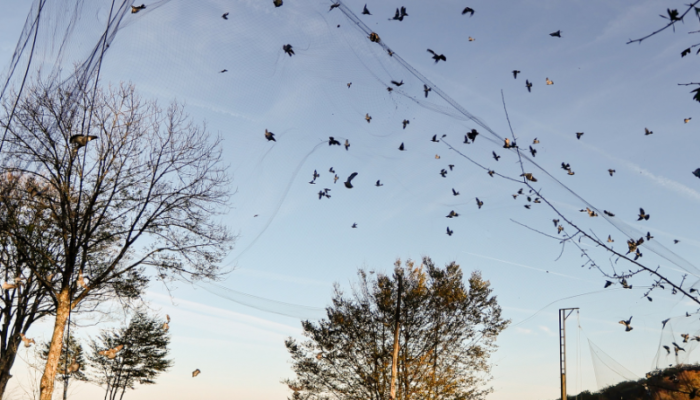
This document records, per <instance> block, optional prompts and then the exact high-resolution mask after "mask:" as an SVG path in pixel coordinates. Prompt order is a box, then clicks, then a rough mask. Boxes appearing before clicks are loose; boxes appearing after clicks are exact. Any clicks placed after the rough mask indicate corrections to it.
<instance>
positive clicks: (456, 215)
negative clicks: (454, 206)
mask: <svg viewBox="0 0 700 400" xmlns="http://www.w3.org/2000/svg"><path fill="white" fill-rule="evenodd" d="M454 217H459V214H457V213H456V212H455V210H452V211H450V213H449V214H447V218H454Z"/></svg>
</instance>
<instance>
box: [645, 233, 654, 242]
mask: <svg viewBox="0 0 700 400" xmlns="http://www.w3.org/2000/svg"><path fill="white" fill-rule="evenodd" d="M646 237H647V242H648V241H650V240H651V239H653V238H654V237H653V236H651V233H650V232H647V236H646Z"/></svg>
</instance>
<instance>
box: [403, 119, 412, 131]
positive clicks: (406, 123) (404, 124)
mask: <svg viewBox="0 0 700 400" xmlns="http://www.w3.org/2000/svg"><path fill="white" fill-rule="evenodd" d="M410 123H411V121H409V120H407V119H405V120H403V122H402V124H403V129H406V125H408V124H410Z"/></svg>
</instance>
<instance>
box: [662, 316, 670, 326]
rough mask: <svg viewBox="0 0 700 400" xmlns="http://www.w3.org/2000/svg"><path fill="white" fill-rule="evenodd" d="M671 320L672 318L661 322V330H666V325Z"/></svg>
mask: <svg viewBox="0 0 700 400" xmlns="http://www.w3.org/2000/svg"><path fill="white" fill-rule="evenodd" d="M670 320H671V318H666V319H665V320H663V321H661V329H664V328H665V327H666V323H667V322H668V321H670Z"/></svg>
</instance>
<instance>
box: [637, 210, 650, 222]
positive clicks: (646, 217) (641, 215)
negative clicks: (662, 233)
mask: <svg viewBox="0 0 700 400" xmlns="http://www.w3.org/2000/svg"><path fill="white" fill-rule="evenodd" d="M641 220H646V221H648V220H649V214H647V213H645V212H644V209H643V208H640V209H639V218H637V221H641Z"/></svg>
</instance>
